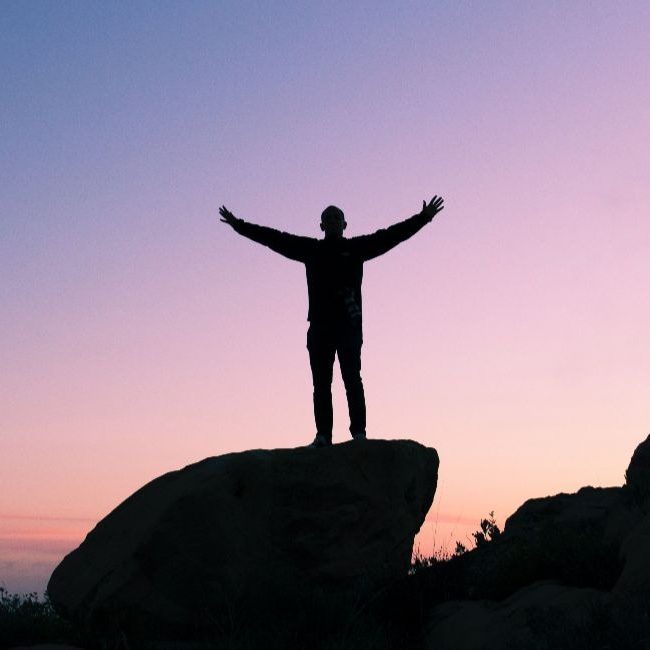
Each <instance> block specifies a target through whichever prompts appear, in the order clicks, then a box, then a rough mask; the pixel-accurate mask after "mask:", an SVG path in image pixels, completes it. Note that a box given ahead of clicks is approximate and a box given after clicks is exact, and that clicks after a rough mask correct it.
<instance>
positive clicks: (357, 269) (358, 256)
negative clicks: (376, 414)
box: [219, 196, 444, 447]
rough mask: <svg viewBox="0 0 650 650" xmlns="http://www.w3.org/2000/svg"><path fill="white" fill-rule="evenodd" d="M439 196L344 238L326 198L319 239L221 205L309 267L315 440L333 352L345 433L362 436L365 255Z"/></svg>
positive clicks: (325, 434) (410, 230) (327, 411)
mask: <svg viewBox="0 0 650 650" xmlns="http://www.w3.org/2000/svg"><path fill="white" fill-rule="evenodd" d="M442 203H443V199H442V198H439V197H437V196H434V197H433V198H432V199H431V201H430V202H429V203H428V204H427V203H426V201H423V202H422V211H421V212H420V213H418V214H416V215H413V216H412V217H410V218H409V219H406V220H405V221H401V222H400V223H396V224H395V225H393V226H390V227H389V228H386V229H385V230H378V231H377V232H375V233H373V234H372V235H362V236H361V237H352V238H351V239H346V238H345V237H344V236H343V231H344V230H345V228H346V226H347V223H346V222H345V218H344V215H343V212H342V210H340V209H339V208H337V207H336V206H333V205H330V206H329V207H327V208H325V210H323V214H322V215H321V224H320V228H321V230H322V231H323V232H324V233H325V237H324V238H323V239H314V238H312V237H301V236H298V235H291V234H289V233H286V232H280V231H279V230H274V229H273V228H268V227H266V226H258V225H256V224H253V223H247V222H246V221H244V220H243V219H238V218H237V217H235V215H234V214H232V212H230V211H229V210H228V209H226V207H225V206H222V207H221V208H219V213H220V214H221V221H223V222H225V223H227V224H229V225H230V226H232V227H233V229H234V230H235V231H236V232H238V233H239V234H240V235H243V236H244V237H248V238H249V239H252V240H253V241H256V242H258V243H260V244H264V245H265V246H268V247H269V248H270V249H271V250H273V251H275V252H276V253H280V255H284V256H285V257H288V258H289V259H292V260H296V261H298V262H302V263H303V264H304V265H305V267H306V271H307V288H308V291H309V314H308V316H307V319H308V320H309V331H308V332H307V349H308V350H309V363H310V365H311V372H312V378H313V382H314V418H315V420H316V438H315V439H314V442H312V443H311V444H312V446H313V447H325V446H328V445H331V444H332V420H333V417H332V370H333V367H334V356H335V354H338V357H339V364H340V366H341V375H342V377H343V383H344V384H345V392H346V394H347V398H348V411H349V414H350V433H351V434H352V437H353V438H355V439H359V438H365V437H366V402H365V397H364V393H363V382H362V381H361V344H362V342H363V334H362V326H361V320H362V303H361V280H362V277H363V263H364V262H366V261H367V260H371V259H372V258H374V257H377V256H379V255H383V254H384V253H385V252H387V251H389V250H390V249H391V248H393V247H394V246H397V244H399V243H400V242H403V241H404V240H405V239H408V238H409V237H412V236H413V235H414V234H415V233H416V232H417V231H418V230H420V228H422V227H423V226H424V225H425V224H427V223H429V222H430V221H431V220H432V219H433V217H434V216H435V215H436V214H437V213H438V212H440V210H442V209H443V207H444V206H443V205H442Z"/></svg>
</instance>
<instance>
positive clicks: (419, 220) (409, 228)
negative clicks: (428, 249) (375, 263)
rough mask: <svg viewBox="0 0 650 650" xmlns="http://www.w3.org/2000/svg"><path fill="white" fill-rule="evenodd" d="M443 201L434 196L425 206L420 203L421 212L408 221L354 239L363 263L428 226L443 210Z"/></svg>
mask: <svg viewBox="0 0 650 650" xmlns="http://www.w3.org/2000/svg"><path fill="white" fill-rule="evenodd" d="M443 201H444V199H443V198H442V197H439V196H434V197H433V198H432V199H431V201H429V203H428V204H427V202H426V201H422V211H421V212H419V213H418V214H414V215H413V216H412V217H410V218H409V219H405V220H404V221H400V222H399V223H396V224H394V225H392V226H389V227H388V228H385V229H382V230H378V231H377V232H374V233H372V234H371V235H362V236H361V237H355V238H354V242H355V246H358V251H359V254H360V255H361V257H362V258H363V260H364V261H366V260H371V259H372V258H373V257H378V256H379V255H383V254H384V253H386V252H387V251H389V250H390V249H391V248H394V247H395V246H397V244H400V243H401V242H403V241H405V240H406V239H408V238H409V237H412V236H413V235H415V233H416V232H417V231H418V230H420V229H421V228H423V227H424V226H425V225H426V224H428V223H429V222H430V221H431V220H432V219H433V218H434V217H435V216H436V214H438V212H440V211H441V210H442V209H443V208H444V205H443Z"/></svg>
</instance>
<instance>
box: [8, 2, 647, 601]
mask: <svg viewBox="0 0 650 650" xmlns="http://www.w3.org/2000/svg"><path fill="white" fill-rule="evenodd" d="M649 33H650V6H649V5H648V4H647V3H645V2H616V3H614V2H610V3H592V2H571V3H566V2H544V3H542V2H539V3H533V2H526V3H522V2H493V3H487V2H485V3H470V2H449V3H443V2H441V3H435V4H433V3H430V2H412V3H398V2H390V3H388V2H356V3H332V2H328V3H317V2H310V3H297V2H296V3H279V2H274V3H261V2H260V3H256V2H223V3H212V2H205V3H203V2H175V3H171V2H137V3H131V4H130V5H123V4H115V3H100V2H56V3H54V2H13V1H8V0H5V1H4V2H3V3H2V5H1V6H0V61H2V64H1V65H0V87H1V88H2V100H1V101H0V184H1V191H0V196H1V199H0V205H1V218H0V265H1V266H0V304H1V305H2V309H1V310H0V341H1V346H0V367H2V373H1V374H0V583H3V584H5V585H6V586H7V587H8V588H10V589H12V590H15V591H24V590H27V589H37V590H42V588H43V587H44V585H45V582H46V580H47V577H48V575H49V572H50V571H51V569H52V567H53V566H54V565H55V564H56V563H57V562H58V561H59V560H60V559H61V557H62V555H63V554H64V553H65V552H67V551H68V550H70V549H71V548H73V547H74V546H76V545H77V544H78V543H79V541H80V539H82V538H83V535H85V533H86V532H87V531H88V530H89V528H90V527H92V525H93V522H95V521H97V520H98V519H99V518H101V517H103V516H104V515H105V514H106V513H107V512H108V511H109V510H111V509H112V508H113V507H114V506H115V505H116V504H117V503H118V502H119V501H121V500H122V499H123V498H125V497H126V496H128V495H129V494H130V493H131V492H133V491H134V490H135V489H137V488H138V487H140V486H141V485H142V484H143V483H145V482H146V481H148V480H150V479H151V478H153V477H155V476H157V475H159V474H160V473H162V472H165V471H168V470H171V469H175V468H178V467H180V466H183V465H185V464H187V463H190V462H194V461H196V460H199V459H201V458H204V457H206V456H209V455H216V454H221V453H225V452H229V451H236V450H242V449H247V448H253V447H269V448H272V447H287V446H297V445H301V444H305V443H306V442H308V441H309V440H311V438H312V437H313V433H314V430H313V422H312V414H311V385H310V374H309V365H308V359H307V353H306V350H305V332H306V321H305V317H306V287H305V278H304V269H302V268H301V266H300V265H299V264H296V263H294V262H290V261H288V260H285V259H282V258H280V257H279V256H276V255H274V254H272V253H271V252H270V251H268V250H266V249H263V248H262V247H259V246H256V245H254V244H252V243H251V242H249V241H246V240H244V239H242V238H239V237H238V236H237V235H236V234H235V233H233V232H232V231H230V230H229V228H228V227H227V226H225V225H224V224H221V223H219V221H218V215H217V207H218V206H219V205H221V204H226V205H227V206H228V207H229V208H230V209H231V210H232V211H233V212H234V213H235V214H236V215H237V216H240V217H243V218H246V219H249V220H252V221H255V222H257V223H263V224H266V225H271V226H275V227H277V228H280V229H283V230H288V231H292V232H296V233H299V234H305V235H312V236H319V234H320V231H319V230H318V219H319V215H320V212H321V211H322V209H323V208H324V207H325V206H326V205H328V204H331V203H334V204H336V205H339V206H340V207H341V208H342V209H343V210H344V211H345V213H346V218H347V220H348V223H349V227H348V233H349V234H350V235H355V234H361V233H366V232H372V231H373V230H375V229H377V228H380V227H385V226H387V225H389V224H391V223H393V222H395V221H397V220H401V219H403V218H405V217H408V216H410V215H411V214H413V213H414V212H417V211H418V210H419V209H420V206H421V202H422V199H424V198H427V199H428V198H430V197H431V196H432V195H433V194H441V195H443V196H444V197H445V202H446V207H445V210H444V211H443V212H442V213H441V214H440V215H439V216H438V217H437V218H436V219H435V220H434V222H433V223H432V224H431V225H430V226H427V227H426V228H425V229H424V230H423V231H421V232H420V233H418V235H416V237H415V238H414V239H412V240H411V241H409V242H406V243H404V244H403V245H402V246H400V247H399V248H397V249H396V250H395V251H392V252H391V253H389V254H388V255H386V256H385V257H382V258H380V259H378V260H377V261H374V262H370V263H369V264H368V265H367V267H366V272H365V280H364V321H365V323H364V325H365V332H364V356H363V368H364V370H363V376H364V381H365V384H366V392H367V397H368V409H369V435H371V436H373V437H384V438H403V437H408V438H412V439H415V440H418V441H420V442H422V443H423V444H426V445H430V446H433V447H435V448H436V449H438V451H439V454H440V457H441V470H440V471H441V473H440V483H439V490H438V493H437V495H436V501H435V502H434V508H433V509H432V512H431V513H430V518H429V520H428V521H427V523H426V524H425V527H424V528H423V532H422V536H421V539H420V543H421V550H423V551H424V552H430V551H431V549H432V546H433V545H434V544H435V545H436V547H440V546H441V545H442V544H448V545H451V546H452V547H453V541H454V539H456V538H461V539H462V538H463V536H464V535H466V534H467V532H468V531H469V530H473V529H474V528H475V527H476V524H477V523H478V520H479V519H480V517H482V516H484V515H485V514H487V512H488V511H490V510H495V511H496V514H497V519H498V520H499V522H500V523H502V522H503V520H504V519H505V517H506V516H507V515H509V514H510V513H511V512H512V511H513V510H514V509H515V508H516V507H517V506H518V505H519V504H520V503H522V502H523V501H524V500H525V499H526V498H529V497H532V496H543V495H546V494H550V493H554V492H559V491H571V490H574V489H577V488H578V487H580V486H581V485H585V484H594V485H610V484H620V483H621V482H622V481H623V473H624V470H625V467H626V465H627V462H628V461H629V457H630V456H631V453H632V451H633V449H634V447H635V446H636V444H637V443H638V442H639V441H640V440H642V439H643V438H645V436H646V435H647V433H648V429H649V420H650V417H649V416H650V399H649V395H650V349H649V346H648V342H647V341H648V334H647V333H648V331H650V299H649V298H648V285H649V284H650V261H649V260H650V256H649V255H648V251H649V250H650V224H649V222H648V216H649V215H650V153H649V152H650V117H649V115H650V114H649V112H648V106H650V78H649V70H650V68H649V67H648V63H647V62H648V60H650V40H649V39H648V34H649ZM345 415H346V408H345V400H344V393H343V390H342V387H341V382H340V377H339V375H338V371H337V373H336V374H335V440H336V441H343V440H345V439H346V437H347V432H346V429H347V422H346V418H345ZM436 517H437V520H438V524H437V527H436V524H435V519H436ZM434 528H436V533H435V535H436V539H435V542H434V540H433V531H434Z"/></svg>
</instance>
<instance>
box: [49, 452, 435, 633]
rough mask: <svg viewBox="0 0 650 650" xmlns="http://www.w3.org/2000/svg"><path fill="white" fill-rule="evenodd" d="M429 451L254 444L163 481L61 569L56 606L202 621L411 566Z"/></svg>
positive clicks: (150, 620)
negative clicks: (243, 605)
mask: <svg viewBox="0 0 650 650" xmlns="http://www.w3.org/2000/svg"><path fill="white" fill-rule="evenodd" d="M437 472H438V455H437V453H436V451H435V450H433V449H430V448H426V447H423V446H422V445H419V444H417V443H415V442H412V441H383V440H367V441H352V442H349V443H344V444H339V445H334V446H332V447H329V448H324V449H311V448H300V449H278V450H253V451H247V452H243V453H236V454H228V455H225V456H219V457H215V458H208V459H205V460H203V461H201V462H198V463H196V464H193V465H189V466H188V467H185V468H184V469H181V470H178V471H175V472H170V473H168V474H165V475H164V476H161V477H159V478H157V479H155V480H153V481H151V482H150V483H148V484H147V485H145V486H144V487H143V488H141V489H140V490H138V491H137V492H136V493H135V494H133V495H132V496H131V497H129V498H128V499H127V500H126V501H124V502H123V503H122V504H120V505H119V506H118V507H117V508H116V509H115V510H113V511H112V512H111V513H110V514H109V515H108V516H106V517H105V518H104V519H103V520H102V521H101V522H100V523H99V524H97V526H96V527H95V528H94V529H93V530H92V531H91V532H90V533H89V534H88V536H87V537H86V539H85V540H84V542H83V543H82V544H81V545H80V546H79V548H77V549H76V550H75V551H73V552H72V553H70V554H69V555H68V556H67V557H66V558H65V559H64V560H63V561H62V562H61V564H60V565H59V566H58V567H57V568H56V569H55V571H54V573H53V574H52V577H51V579H50V582H49V585H48V593H49V596H50V598H51V600H52V602H53V603H54V605H55V606H56V607H57V609H58V610H59V611H61V612H63V613H64V614H65V615H67V616H68V617H70V618H73V619H74V620H77V621H80V622H83V623H86V624H89V625H96V624H104V623H105V622H106V621H110V620H114V619H116V618H119V619H120V620H121V621H122V620H123V618H124V616H125V615H127V616H128V619H129V621H130V622H131V623H133V622H134V621H135V622H137V623H138V624H139V625H140V626H142V625H145V626H170V625H172V626H180V627H188V626H190V627H191V626H200V625H201V624H202V623H203V622H205V621H206V620H212V621H214V620H217V619H219V617H221V616H223V617H224V618H228V617H229V616H232V609H233V607H234V606H235V605H236V604H237V603H247V607H249V608H256V611H257V612H258V613H259V612H260V611H261V609H264V608H271V609H273V608H281V607H288V606H290V601H291V599H292V598H293V600H294V601H296V602H300V601H301V600H304V599H305V598H308V597H309V594H318V593H327V592H331V591H335V592H336V593H339V592H340V593H347V592H350V591H351V590H358V589H360V588H363V586H364V585H366V586H367V585H373V586H377V584H380V583H381V584H385V583H387V581H391V580H393V579H395V578H399V577H401V576H404V575H406V573H407V571H408V568H409V566H410V559H411V552H412V546H413V538H414V536H415V534H416V533H417V531H418V530H419V528H420V526H421V525H422V522H423V521H424V518H425V516H426V513H427V511H428V509H429V507H430V505H431V502H432V500H433V496H434V492H435V488H436V482H437Z"/></svg>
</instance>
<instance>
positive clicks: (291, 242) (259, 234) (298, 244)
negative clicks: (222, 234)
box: [219, 205, 312, 262]
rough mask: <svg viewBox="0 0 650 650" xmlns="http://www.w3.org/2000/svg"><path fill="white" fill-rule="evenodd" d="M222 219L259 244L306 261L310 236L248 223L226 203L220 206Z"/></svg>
mask: <svg viewBox="0 0 650 650" xmlns="http://www.w3.org/2000/svg"><path fill="white" fill-rule="evenodd" d="M219 214H220V215H221V221H223V222H224V223H227V224H228V225H229V226H231V227H232V229H233V230H234V231H235V232H237V233H239V234H240V235H243V236H244V237H248V239H252V240H253V241H255V242H257V243H258V244H263V245H264V246H268V247H269V248H270V249H271V250H272V251H275V252H276V253H280V255H284V256H285V257H288V258H289V259H292V260H297V261H298V262H304V261H305V256H306V255H307V251H308V248H309V245H310V242H311V241H312V240H311V239H310V238H309V237H300V236H298V235H291V234H289V233H287V232H281V231H280V230H275V228H269V227H267V226H258V225H257V224H254V223H248V222H247V221H244V220H243V219H238V218H237V217H236V216H235V215H234V214H233V213H232V212H230V210H228V208H226V206H225V205H222V206H221V207H220V208H219Z"/></svg>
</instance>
